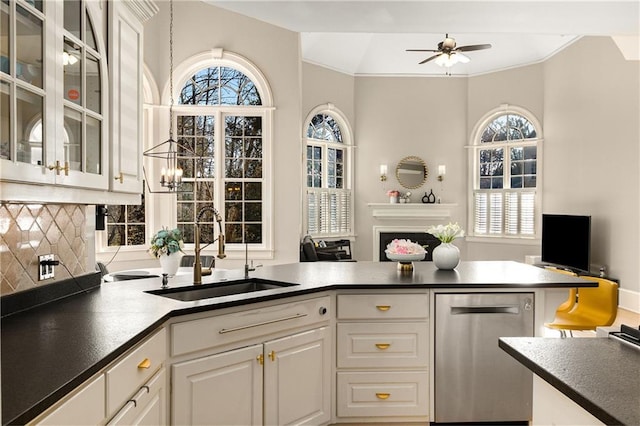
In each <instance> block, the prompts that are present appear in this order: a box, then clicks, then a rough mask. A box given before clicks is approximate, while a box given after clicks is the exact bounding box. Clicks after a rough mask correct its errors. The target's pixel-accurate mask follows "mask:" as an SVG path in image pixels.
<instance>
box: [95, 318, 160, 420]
mask: <svg viewBox="0 0 640 426" xmlns="http://www.w3.org/2000/svg"><path fill="white" fill-rule="evenodd" d="M166 358H167V331H166V329H165V328H163V329H161V330H160V331H158V332H157V333H156V334H154V335H153V336H152V337H150V338H149V339H147V340H146V341H145V342H143V343H142V344H140V345H138V346H137V347H136V349H134V350H133V351H132V352H131V353H129V354H128V355H125V356H124V358H122V359H121V360H120V361H119V362H118V363H116V364H115V365H114V366H113V367H111V368H109V369H108V370H107V372H106V377H107V415H108V416H112V415H113V414H114V413H115V411H116V410H119V409H120V407H122V406H123V405H124V404H125V402H127V400H129V399H130V397H131V396H132V395H133V394H134V393H136V392H138V390H139V388H140V387H141V386H142V385H143V384H144V383H145V382H146V381H148V380H149V379H150V378H151V376H153V375H154V374H155V373H156V371H158V369H159V368H160V367H161V366H162V364H163V363H164V362H165V360H166Z"/></svg>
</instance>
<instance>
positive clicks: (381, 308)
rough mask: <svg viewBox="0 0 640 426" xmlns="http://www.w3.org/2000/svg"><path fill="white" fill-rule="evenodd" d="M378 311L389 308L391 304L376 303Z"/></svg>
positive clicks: (384, 310)
mask: <svg viewBox="0 0 640 426" xmlns="http://www.w3.org/2000/svg"><path fill="white" fill-rule="evenodd" d="M376 308H378V310H379V311H382V312H386V311H388V310H389V309H391V305H376Z"/></svg>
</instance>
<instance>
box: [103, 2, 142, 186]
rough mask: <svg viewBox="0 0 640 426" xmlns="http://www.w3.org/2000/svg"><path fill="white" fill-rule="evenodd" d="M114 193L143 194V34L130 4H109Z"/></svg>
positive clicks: (112, 183)
mask: <svg viewBox="0 0 640 426" xmlns="http://www.w3.org/2000/svg"><path fill="white" fill-rule="evenodd" d="M109 25H110V29H109V64H110V66H111V69H110V71H111V111H110V112H111V126H110V129H111V152H110V154H111V167H110V174H111V179H110V185H109V187H110V189H111V190H112V191H117V192H131V193H136V194H140V193H142V122H143V121H142V46H143V40H142V33H143V26H142V23H141V22H140V20H139V19H138V18H137V17H136V16H135V15H134V14H133V13H132V11H131V10H130V9H129V6H128V5H127V2H122V1H113V2H109Z"/></svg>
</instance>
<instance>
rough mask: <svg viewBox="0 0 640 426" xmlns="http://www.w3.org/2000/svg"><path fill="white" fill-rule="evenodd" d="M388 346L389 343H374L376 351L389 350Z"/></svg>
mask: <svg viewBox="0 0 640 426" xmlns="http://www.w3.org/2000/svg"><path fill="white" fill-rule="evenodd" d="M389 346H391V343H376V348H378V349H382V350H385V349H389Z"/></svg>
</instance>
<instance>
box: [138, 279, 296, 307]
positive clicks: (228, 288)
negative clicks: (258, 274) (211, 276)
mask: <svg viewBox="0 0 640 426" xmlns="http://www.w3.org/2000/svg"><path fill="white" fill-rule="evenodd" d="M294 285H298V284H290V283H282V282H278V281H268V280H263V279H258V278H249V279H241V280H235V281H227V282H219V283H214V284H202V285H197V286H196V285H190V286H186V287H176V288H168V289H159V290H148V291H146V292H145V293H150V294H155V295H158V296H162V297H169V298H171V299H175V300H182V301H183V302H192V301H194V300H201V299H211V298H213V297H221V296H231V295H234V294H244V293H252V292H254V291H261V290H272V289H274V288H282V287H290V286H294Z"/></svg>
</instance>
